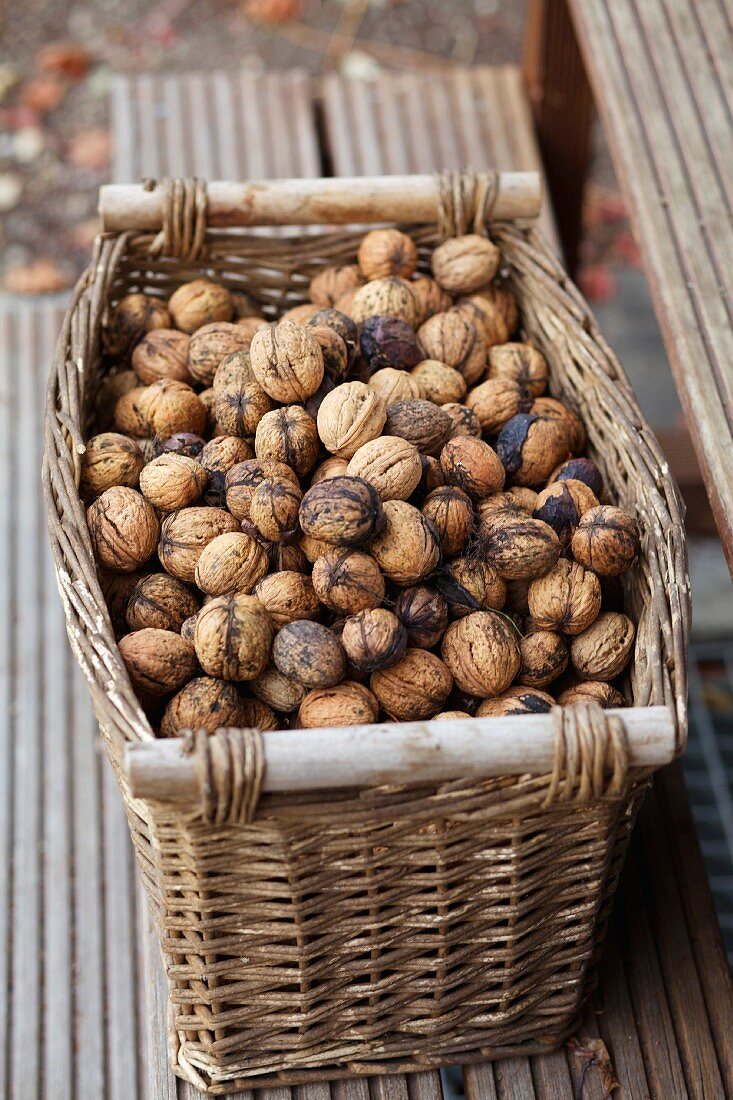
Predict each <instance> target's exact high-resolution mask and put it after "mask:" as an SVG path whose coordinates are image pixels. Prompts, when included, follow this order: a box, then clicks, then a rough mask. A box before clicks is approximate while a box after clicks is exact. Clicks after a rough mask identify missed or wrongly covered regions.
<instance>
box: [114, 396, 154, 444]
mask: <svg viewBox="0 0 733 1100" xmlns="http://www.w3.org/2000/svg"><path fill="white" fill-rule="evenodd" d="M142 393H145V387H144V386H135V387H134V388H133V389H131V390H126V391H125V393H123V394H122V395H121V396H120V397H119V399H118V400H117V402H116V404H115V408H114V415H113V418H112V420H113V424H114V427H115V428H116V429H117V431H118V432H121V433H122V434H123V435H127V436H132V437H133V438H135V439H145V438H146V437H147V436H149V435H150V427H149V425H148V423H147V421H146V420H145V418H144V416H143V415H142V412H141V410H140V405H139V398H140V394H142Z"/></svg>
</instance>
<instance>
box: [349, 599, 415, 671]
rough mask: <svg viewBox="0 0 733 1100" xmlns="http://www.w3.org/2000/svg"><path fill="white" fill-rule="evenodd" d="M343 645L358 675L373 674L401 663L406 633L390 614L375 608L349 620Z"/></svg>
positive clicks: (380, 608)
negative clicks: (398, 662) (360, 673)
mask: <svg viewBox="0 0 733 1100" xmlns="http://www.w3.org/2000/svg"><path fill="white" fill-rule="evenodd" d="M341 644H342V645H343V647H344V650H345V652H346V656H347V658H348V659H349V661H350V662H351V664H352V665H353V666H354V668H355V669H356V670H357V672H362V673H366V674H370V673H372V672H376V671H377V669H380V668H388V667H389V666H390V665H393V664H395V663H396V662H397V661H399V660H401V659H402V657H403V656H404V653H405V650H406V649H407V631H406V630H405V628H404V626H403V625H402V623H401V622H400V620H399V619H398V618H397V616H396V615H394V614H393V613H392V612H391V611H387V610H386V608H384V607H376V608H371V609H368V610H365V611H360V612H359V613H358V614H357V615H354V616H352V617H351V618H349V619H347V620H346V622H345V623H344V628H343V630H342V632H341Z"/></svg>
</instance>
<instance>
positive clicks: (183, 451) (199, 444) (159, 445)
mask: <svg viewBox="0 0 733 1100" xmlns="http://www.w3.org/2000/svg"><path fill="white" fill-rule="evenodd" d="M199 400H201V395H200V394H199ZM152 444H153V455H152V458H150V459H148V461H149V462H152V460H153V458H157V457H158V456H159V455H163V454H176V455H183V456H184V458H200V456H201V452H202V451H203V449H204V447H205V446H206V440H205V439H204V437H203V436H202V435H197V434H196V433H195V432H175V433H174V434H173V435H169V436H168V437H165V436H158V437H156V438H155V439H154V440H152Z"/></svg>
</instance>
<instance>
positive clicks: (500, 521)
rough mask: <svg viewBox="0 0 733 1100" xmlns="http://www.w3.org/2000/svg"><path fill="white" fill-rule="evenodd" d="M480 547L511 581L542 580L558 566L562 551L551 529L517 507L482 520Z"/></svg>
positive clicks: (499, 570) (500, 573) (490, 561)
mask: <svg viewBox="0 0 733 1100" xmlns="http://www.w3.org/2000/svg"><path fill="white" fill-rule="evenodd" d="M480 545H481V553H482V555H483V557H484V558H485V559H486V561H488V562H489V563H490V564H491V565H493V566H494V568H495V569H496V571H497V572H498V574H499V576H501V577H503V578H504V579H505V580H508V581H519V580H532V579H534V578H535V577H541V576H542V575H543V574H545V573H547V571H548V570H549V569H551V568H552V566H553V565H554V564H555V562H556V561H557V559H558V558H559V557H560V549H561V548H560V540H559V539H558V537H557V535H556V534H555V532H554V531H553V530H552V528H551V527H550V526H549V525H548V524H546V523H543V522H542V520H540V519H532V517H531V516H528V515H527V513H526V512H524V511H522V509H520V508H519V507H518V506H514V507H511V506H510V507H508V508H506V509H503V510H501V511H497V512H495V513H494V514H493V515H483V516H482V517H481V521H480Z"/></svg>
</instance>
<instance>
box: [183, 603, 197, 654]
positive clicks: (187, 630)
mask: <svg viewBox="0 0 733 1100" xmlns="http://www.w3.org/2000/svg"><path fill="white" fill-rule="evenodd" d="M197 618H198V611H197V612H196V614H195V615H189V616H188V618H187V619H184V620H183V622H182V623H181V629H180V631H179V633H180V635H181V637H182V638H183V640H184V641H186V642H188V644H189V645H190V646H192V645H193V639H194V637H195V635H196V619H197Z"/></svg>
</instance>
